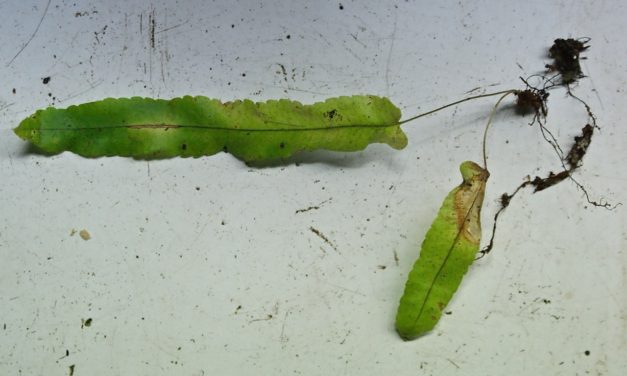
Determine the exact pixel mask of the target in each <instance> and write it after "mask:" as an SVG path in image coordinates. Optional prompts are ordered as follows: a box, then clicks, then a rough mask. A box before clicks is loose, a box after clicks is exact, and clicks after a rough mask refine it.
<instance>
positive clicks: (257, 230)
mask: <svg viewBox="0 0 627 376" xmlns="http://www.w3.org/2000/svg"><path fill="white" fill-rule="evenodd" d="M465 3H466V2H457V1H438V2H434V1H428V2H427V1H410V2H406V1H397V2H384V1H348V0H345V1H341V3H340V2H337V1H331V2H325V1H317V2H307V1H213V2H209V1H135V0H131V1H107V2H101V1H93V2H90V1H60V0H51V1H47V0H36V1H34V0H25V1H17V0H9V1H0V14H1V15H2V21H1V22H0V270H1V271H0V374H2V375H68V374H70V366H73V370H74V375H165V374H168V375H175V374H176V375H194V376H200V375H216V374H220V375H258V374H266V375H268V374H274V375H288V374H289V375H292V374H303V375H339V374H346V375H354V374H363V375H365V374H372V375H382V374H389V375H405V374H406V375H506V374H507V375H509V374H512V375H533V374H538V375H539V374H552V375H588V374H591V375H624V374H625V369H626V368H627V357H625V354H626V353H627V295H626V293H625V291H626V289H627V277H626V275H627V266H626V265H627V241H626V238H627V234H626V230H625V228H626V224H627V223H626V222H627V221H626V220H625V218H626V215H625V207H624V206H619V207H618V208H617V209H616V210H614V211H607V210H604V209H598V208H593V207H591V206H590V205H589V204H587V203H586V201H585V199H584V197H583V195H582V192H581V191H579V190H578V189H577V188H576V186H575V185H574V184H573V183H572V182H563V183H562V184H560V185H558V186H556V187H553V188H552V189H550V190H547V191H545V192H542V193H539V194H535V195H533V194H530V193H529V192H524V193H522V194H521V195H520V196H518V197H517V198H516V199H515V200H514V201H513V203H512V204H511V206H510V207H509V208H508V210H507V211H506V212H505V214H504V215H503V216H502V221H501V222H500V227H499V232H498V234H497V238H496V244H495V248H494V251H493V252H492V254H490V256H489V257H487V258H484V259H482V260H481V261H479V262H477V263H475V265H473V267H472V268H471V270H470V272H469V274H468V275H467V277H466V279H465V280H464V282H463V284H462V287H461V289H460V290H459V292H458V295H457V296H456V297H455V298H454V300H453V301H452V302H451V304H450V305H449V309H450V311H451V313H452V314H451V315H446V316H444V318H443V320H442V321H441V322H440V323H439V324H438V326H437V327H436V329H435V330H434V331H433V332H432V333H431V334H430V335H428V336H425V337H423V338H420V339H419V340H416V341H413V342H403V341H401V340H400V339H399V338H398V336H397V335H396V333H395V332H394V329H393V323H394V316H395V312H396V308H397V302H398V299H399V297H400V294H401V293H402V290H403V287H404V283H405V279H406V276H407V273H408V271H409V270H410V268H411V266H412V264H413V262H414V260H415V259H416V257H417V255H418V250H419V246H420V243H421V242H422V238H423V236H424V234H425V232H426V230H427V228H428V226H429V225H430V223H431V221H432V220H433V218H434V216H435V213H436V211H437V208H438V207H439V205H440V204H441V201H442V199H443V198H444V196H445V195H446V193H447V192H448V191H449V190H450V189H452V188H453V187H454V186H455V185H457V184H458V182H459V181H460V177H459V173H458V171H457V168H458V165H459V163H460V162H461V161H463V160H466V159H474V160H478V159H479V158H480V143H479V141H480V136H481V132H482V128H483V125H484V122H485V119H486V117H487V115H488V113H489V111H490V109H491V106H492V105H493V104H494V100H493V99H487V100H481V101H476V102H471V103H468V104H465V105H463V106H461V107H459V108H457V109H450V110H447V111H446V112H442V113H439V114H436V115H433V116H430V117H428V118H425V119H422V120H420V121H419V122H416V123H413V124H407V125H406V126H404V129H405V130H406V132H407V133H408V137H409V139H410V143H409V146H408V147H407V148H406V149H405V150H403V151H400V152H398V151H394V150H392V149H390V148H388V147H386V146H382V145H373V146H371V147H369V148H367V149H366V150H365V151H363V152H359V153H354V154H342V153H329V152H318V153H310V154H305V155H300V156H298V157H297V158H295V159H294V160H292V161H289V162H286V163H284V164H279V165H277V166H272V167H267V168H262V169H253V168H249V167H247V166H246V165H244V164H243V163H241V162H239V161H238V160H236V159H234V158H232V157H231V156H229V155H227V154H219V155H216V156H213V157H207V158H200V159H172V160H163V161H151V162H146V161H134V160H129V159H123V158H103V159H95V160H94V159H91V160H90V159H83V158H80V157H77V156H75V155H72V154H69V153H63V154H60V155H56V156H52V157H46V156H42V155H38V154H36V153H32V152H29V150H28V148H27V147H26V145H25V143H24V142H22V141H21V140H19V139H18V138H17V137H16V136H15V135H14V134H13V133H12V128H13V127H15V126H16V125H17V124H18V123H19V121H20V120H21V119H23V118H24V117H26V116H28V115H29V114H31V113H32V112H33V111H35V110H36V109H38V108H41V107H46V106H48V105H55V106H61V107H64V106H68V105H72V104H77V103H81V102H86V101H91V100H98V99H102V98H104V97H126V96H151V97H162V98H169V97H174V96H180V95H184V94H202V95H207V96H209V97H217V98H221V99H224V100H229V99H234V98H253V99H256V100H264V99H269V98H279V97H281V98H283V97H287V98H292V99H298V100H302V101H305V102H312V101H315V100H321V99H324V98H326V97H329V96H337V95H346V94H347V95H350V94H357V93H372V94H379V95H386V96H389V97H390V98H391V99H392V101H394V102H395V103H397V104H398V105H399V106H400V107H401V108H402V109H403V112H404V114H406V116H409V115H411V114H414V113H417V112H419V111H421V110H427V109H430V108H433V107H436V106H438V105H441V104H444V103H447V102H449V101H452V100H456V99H459V98H461V97H463V96H464V95H467V94H465V93H466V92H468V91H470V90H472V89H475V88H477V87H478V89H477V90H476V91H475V92H474V93H480V92H486V91H496V90H503V89H508V88H512V87H514V88H518V87H520V81H519V80H518V77H519V76H528V75H531V74H533V73H537V72H539V71H542V70H543V67H544V64H545V63H548V62H549V60H548V58H547V56H546V49H547V48H548V47H549V46H550V45H551V43H552V41H553V39H554V38H558V37H581V36H587V37H591V38H592V42H591V44H592V48H591V49H590V50H589V51H587V52H586V55H587V56H588V59H587V60H585V61H583V69H584V71H585V73H586V74H587V75H589V76H590V78H589V79H585V80H582V81H581V83H580V84H579V85H578V87H577V88H576V93H578V94H579V95H581V96H582V97H583V98H584V99H585V100H587V101H588V102H589V103H590V105H591V106H592V108H593V109H594V111H595V112H596V114H597V116H598V118H599V124H600V125H601V127H602V131H601V132H598V133H597V134H595V137H594V140H593V143H592V146H591V148H590V150H589V152H588V155H587V156H586V158H585V160H584V162H585V165H584V166H583V168H581V169H580V170H579V171H578V172H577V173H576V175H575V176H576V178H577V179H578V180H579V181H580V182H582V184H584V185H585V187H587V189H588V192H589V193H590V195H591V196H592V198H594V199H603V200H607V201H609V202H611V203H620V202H622V203H627V195H626V194H625V189H624V188H625V183H626V182H627V172H626V170H625V168H624V161H625V160H626V158H627V155H626V152H625V150H626V149H625V144H626V143H625V141H626V140H627V137H626V136H627V132H626V130H625V129H627V128H626V127H625V124H624V122H625V118H626V117H627V110H626V108H627V106H625V87H626V84H627V67H626V63H625V62H626V61H627V50H626V49H625V48H624V46H625V39H624V36H625V31H626V30H625V19H626V18H627V11H626V8H625V3H624V2H622V1H620V0H616V1H595V2H587V3H585V2H572V1H559V2H558V1H553V2H546V1H531V2H520V1H474V2H472V4H465ZM44 77H50V81H49V82H48V83H47V84H43V81H42V79H43V78H44ZM13 90H15V92H13ZM549 105H550V117H549V119H548V126H549V128H550V129H552V130H553V131H554V132H555V134H556V135H557V137H558V138H559V140H560V141H561V142H562V143H563V144H564V145H565V147H567V148H568V147H569V145H570V141H571V140H572V137H573V136H574V135H575V134H577V133H578V132H579V130H580V128H581V127H582V126H583V125H584V124H585V123H586V117H585V114H584V112H583V110H582V109H581V107H578V106H576V105H575V104H574V103H573V102H572V101H568V100H567V99H566V98H565V96H564V93H563V92H559V91H555V92H553V93H552V95H551V98H550V103H549ZM529 120H530V119H528V118H527V119H523V118H521V117H520V116H517V115H514V114H512V112H511V108H510V110H508V109H507V106H506V107H505V108H504V110H503V111H501V112H500V113H499V116H497V119H496V122H495V126H494V128H493V131H492V133H491V134H490V137H489V145H488V147H489V153H490V157H491V158H490V169H491V173H492V176H491V179H490V181H489V185H488V192H487V196H486V206H485V209H484V227H485V230H484V237H487V236H488V234H489V232H488V231H487V230H488V228H489V227H491V225H492V220H491V218H492V216H493V215H494V212H495V210H496V209H497V208H498V205H497V200H498V197H499V196H500V194H501V193H503V192H505V191H511V190H512V189H513V188H514V187H515V186H516V185H518V184H519V183H520V182H521V181H522V180H523V178H524V177H525V176H526V175H528V174H532V175H535V174H541V175H545V174H547V173H548V171H551V170H556V169H558V167H559V161H558V160H557V159H556V157H555V155H554V153H553V151H552V150H551V148H550V147H549V146H548V145H547V144H546V143H545V142H544V141H542V139H541V136H540V133H539V131H538V129H537V128H536V127H529V126H528V125H527V123H528V121H529ZM294 162H298V163H294ZM316 205H317V206H319V209H318V210H310V211H307V212H304V213H296V211H297V210H298V209H303V208H307V207H309V206H316ZM310 227H314V228H316V229H318V230H319V231H320V232H321V233H323V234H324V235H325V236H326V237H327V238H328V239H329V241H330V242H331V244H327V243H325V242H324V241H323V240H322V239H321V238H319V237H318V236H316V235H315V234H314V233H312V231H310ZM81 229H86V230H88V231H89V232H90V233H91V236H92V238H91V240H89V241H84V240H82V239H81V238H80V237H79V236H78V234H75V235H73V236H71V233H72V231H73V230H81ZM395 254H396V255H397V256H398V262H396V261H395ZM88 318H91V319H92V323H91V325H90V326H89V327H82V325H81V322H82V320H85V319H88ZM586 351H588V352H589V353H586ZM66 354H68V355H66ZM586 354H588V355H586Z"/></svg>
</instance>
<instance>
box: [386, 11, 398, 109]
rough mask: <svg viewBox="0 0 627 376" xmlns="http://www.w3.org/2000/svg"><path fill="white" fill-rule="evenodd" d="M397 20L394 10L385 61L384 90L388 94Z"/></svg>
mask: <svg viewBox="0 0 627 376" xmlns="http://www.w3.org/2000/svg"><path fill="white" fill-rule="evenodd" d="M397 22H398V13H397V12H394V28H393V29H392V37H391V39H392V41H391V42H390V49H389V50H388V57H387V61H386V62H385V90H386V94H387V96H388V97H389V96H390V64H391V62H392V50H394V40H395V39H396V24H397Z"/></svg>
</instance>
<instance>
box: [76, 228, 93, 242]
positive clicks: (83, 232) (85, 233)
mask: <svg viewBox="0 0 627 376" xmlns="http://www.w3.org/2000/svg"><path fill="white" fill-rule="evenodd" d="M78 235H80V237H81V239H83V240H89V239H91V234H90V233H89V231H87V230H85V229H83V230H81V231H80V232H79V233H78Z"/></svg>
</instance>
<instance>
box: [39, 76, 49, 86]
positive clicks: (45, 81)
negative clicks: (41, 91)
mask: <svg viewBox="0 0 627 376" xmlns="http://www.w3.org/2000/svg"><path fill="white" fill-rule="evenodd" d="M41 82H43V83H44V85H48V82H50V76H48V77H44V78H43V79H42V80H41Z"/></svg>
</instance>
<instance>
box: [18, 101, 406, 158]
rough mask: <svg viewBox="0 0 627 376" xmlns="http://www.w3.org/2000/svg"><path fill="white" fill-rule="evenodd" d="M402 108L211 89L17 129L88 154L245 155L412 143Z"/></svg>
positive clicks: (94, 106)
mask: <svg viewBox="0 0 627 376" xmlns="http://www.w3.org/2000/svg"><path fill="white" fill-rule="evenodd" d="M400 116H401V113H400V110H399V109H398V108H397V107H396V106H394V105H393V104H392V103H391V102H390V101H389V100H388V99H387V98H381V97H376V96H351V97H338V98H330V99H327V100H326V101H324V102H318V103H315V104H312V105H303V104H301V103H299V102H295V101H290V100H270V101H267V102H259V103H255V102H252V101H250V100H242V101H240V100H238V101H234V102H225V103H222V102H220V101H219V100H216V99H209V98H206V97H201V96H198V97H190V96H186V97H182V98H174V99H171V100H163V99H150V98H138V97H135V98H120V99H112V98H109V99H104V100H101V101H97V102H91V103H85V104H81V105H78V106H71V107H68V108H66V109H56V108H47V109H44V110H39V111H37V112H35V113H34V114H33V115H32V116H30V117H28V118H26V119H25V120H23V121H22V122H21V123H20V125H19V126H18V127H17V128H16V129H15V133H16V134H17V135H18V136H20V137H21V138H23V139H25V140H27V141H30V142H31V143H33V144H34V145H36V146H37V147H38V148H40V149H41V150H43V151H45V152H48V153H60V152H62V151H72V152H74V153H76V154H79V155H82V156H85V157H101V156H124V157H134V158H169V157H174V156H182V157H199V156H203V155H212V154H215V153H217V152H220V151H228V152H229V153H231V154H233V155H234V156H236V157H237V158H240V159H242V160H244V161H247V162H260V161H268V160H273V159H279V158H285V157H289V156H291V155H292V154H294V153H296V152H299V151H304V150H316V149H328V150H336V151H356V150H362V149H364V148H365V147H366V146H368V145H369V144H370V143H375V142H378V143H387V144H388V145H390V146H391V147H393V148H395V149H402V148H403V147H405V146H406V145H407V137H406V136H405V134H404V133H403V131H402V130H401V129H400V126H399V125H398V121H399V119H400Z"/></svg>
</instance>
